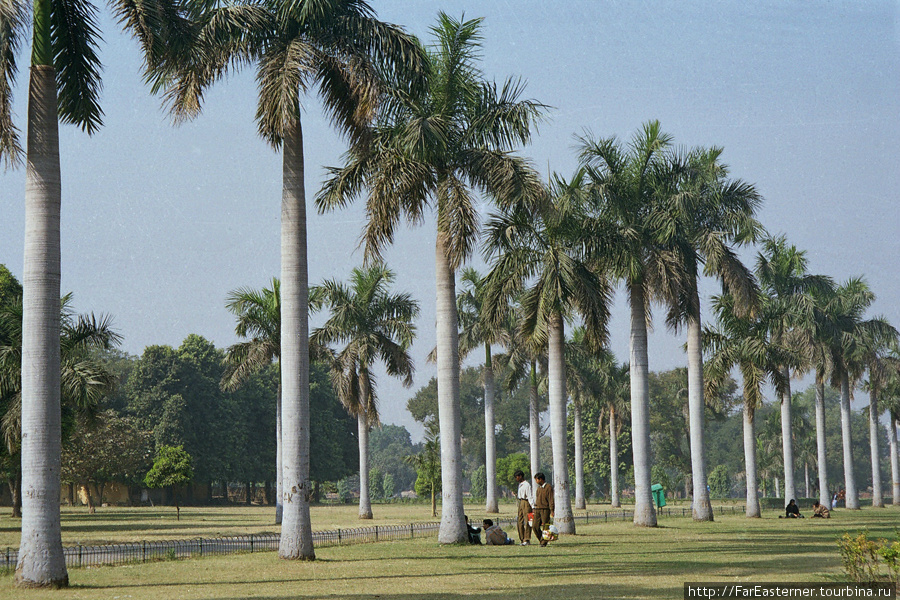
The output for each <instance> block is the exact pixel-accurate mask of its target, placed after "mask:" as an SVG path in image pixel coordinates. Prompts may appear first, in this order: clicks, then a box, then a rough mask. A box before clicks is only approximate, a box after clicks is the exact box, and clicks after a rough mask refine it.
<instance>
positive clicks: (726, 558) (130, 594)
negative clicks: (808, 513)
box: [0, 507, 900, 600]
mask: <svg viewBox="0 0 900 600" xmlns="http://www.w3.org/2000/svg"><path fill="white" fill-rule="evenodd" d="M403 508H409V507H403ZM324 510H334V509H333V508H326V509H324ZM426 510H427V508H426ZM510 510H511V507H510ZM251 512H252V511H251ZM384 512H388V511H384ZM351 514H352V513H351ZM426 516H427V515H426ZM765 517H766V518H764V519H746V518H744V517H742V516H725V517H719V518H717V521H716V522H715V523H703V524H698V523H693V522H692V521H691V520H690V519H684V518H670V519H665V520H662V521H661V525H662V526H661V527H659V528H657V529H642V528H636V527H634V526H632V525H631V524H630V523H621V522H616V523H608V524H597V525H593V524H592V525H589V526H580V527H579V533H578V535H577V536H564V537H563V538H562V539H561V540H559V541H558V542H556V543H554V544H552V545H551V546H550V547H548V548H540V547H537V546H529V547H524V548H523V547H520V546H507V547H493V546H492V547H487V546H481V547H475V546H461V547H459V546H452V547H441V546H439V545H438V544H437V543H436V541H435V539H434V538H430V539H426V538H421V539H419V538H417V539H415V540H409V541H397V542H383V543H376V544H359V545H354V546H343V547H335V548H321V549H319V550H318V551H317V557H318V560H316V561H315V562H313V563H300V562H288V561H282V560H279V559H278V558H277V557H276V555H275V554H274V553H260V554H252V555H251V554H245V555H232V556H226V557H207V558H197V559H189V560H182V561H172V562H158V563H149V564H143V565H130V566H123V567H101V568H92V569H70V571H69V576H70V578H71V583H72V587H71V588H69V589H68V590H63V591H56V592H51V591H22V590H17V589H15V588H14V587H13V586H12V581H11V577H9V576H7V577H4V578H0V598H17V599H18V598H21V599H30V598H35V599H37V598H54V599H62V598H67V599H68V598H91V599H94V598H98V599H102V598H111V599H112V598H154V599H155V598H159V599H167V598H216V599H232V598H234V599H237V598H268V599H282V598H283V599H287V598H322V597H330V598H353V599H355V598H376V597H378V598H394V599H412V598H426V599H427V598H440V597H447V598H454V597H472V598H478V597H495V598H519V597H530V598H550V599H553V600H564V599H567V598H576V599H577V598H585V599H587V598H591V599H594V598H680V597H681V594H682V584H683V583H684V582H685V581H730V582H735V581H742V582H767V581H774V582H813V581H828V580H835V579H840V572H841V571H840V560H839V555H838V550H837V545H836V543H835V540H836V539H837V538H838V537H840V535H841V534H842V533H844V532H845V531H851V532H856V531H860V530H862V529H863V528H868V530H869V532H870V535H871V537H875V538H877V537H892V536H893V535H894V529H895V527H896V526H897V525H898V523H900V520H898V517H900V509H898V508H896V507H888V508H885V509H871V508H870V509H864V510H862V511H858V512H848V511H844V510H839V511H836V512H835V513H834V518H833V519H830V520H827V521H826V520H820V519H803V520H796V521H794V520H790V521H788V520H781V519H777V518H776V513H774V512H768V513H766V515H765ZM261 519H262V520H263V521H265V517H261ZM314 522H315V521H314Z"/></svg>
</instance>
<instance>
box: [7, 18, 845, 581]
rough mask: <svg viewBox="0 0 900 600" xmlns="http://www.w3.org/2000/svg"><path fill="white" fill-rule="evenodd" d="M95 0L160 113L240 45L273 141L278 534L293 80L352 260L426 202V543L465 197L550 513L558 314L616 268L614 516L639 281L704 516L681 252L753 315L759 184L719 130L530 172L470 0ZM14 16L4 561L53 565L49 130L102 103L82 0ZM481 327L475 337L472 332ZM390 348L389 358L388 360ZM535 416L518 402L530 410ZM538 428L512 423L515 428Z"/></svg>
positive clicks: (294, 445)
mask: <svg viewBox="0 0 900 600" xmlns="http://www.w3.org/2000/svg"><path fill="white" fill-rule="evenodd" d="M113 6H114V10H115V11H116V13H117V16H118V17H119V20H120V22H121V23H122V24H123V25H124V26H125V28H126V30H127V31H129V32H130V33H132V34H133V35H134V36H135V37H136V38H137V39H138V41H139V43H140V45H141V48H142V50H143V53H144V59H145V63H146V67H147V74H146V75H147V80H148V81H149V82H150V85H151V88H152V91H153V92H154V93H161V94H163V95H164V98H165V99H166V102H167V104H168V106H169V108H170V110H171V112H172V114H173V115H174V117H175V119H176V120H183V119H188V118H193V117H195V116H197V115H198V114H199V113H200V111H201V107H202V101H203V97H204V94H205V92H206V91H207V90H208V89H209V88H210V86H212V84H214V83H215V82H216V81H218V80H220V79H222V78H224V77H225V76H226V75H228V74H229V73H230V72H232V71H233V70H236V69H240V68H242V67H245V66H253V67H255V68H256V75H257V82H258V84H259V103H258V109H257V114H256V118H257V122H258V125H259V132H260V135H261V136H262V137H263V138H264V139H266V140H267V141H268V142H269V143H270V144H271V145H272V147H273V148H275V149H276V150H282V153H283V194H282V204H281V206H282V228H281V265H282V266H281V277H280V286H281V288H280V305H279V313H280V321H279V323H280V331H279V337H280V343H279V348H278V355H279V357H280V361H281V373H282V380H281V399H282V400H281V410H280V417H281V433H282V435H281V437H282V441H281V444H280V450H281V462H282V465H281V469H280V470H279V473H280V474H281V476H282V483H281V486H280V489H281V490H282V493H281V503H282V506H283V520H282V530H281V543H280V547H279V556H281V557H283V558H294V559H313V558H314V557H315V552H314V550H313V546H312V530H311V525H310V519H309V499H310V494H311V491H312V490H311V484H310V479H309V377H308V373H309V357H310V351H309V338H310V336H309V329H308V310H309V308H308V307H309V301H310V293H309V289H308V269H307V261H308V256H307V248H306V246H307V244H306V199H305V196H304V154H303V135H302V125H301V103H300V100H301V98H302V95H303V94H304V93H305V92H307V91H310V90H312V89H313V88H316V89H317V91H318V93H319V95H320V97H321V98H322V99H323V102H324V105H325V107H326V110H327V112H328V113H329V115H330V117H331V119H332V121H333V123H334V124H335V125H336V126H337V127H338V129H339V130H340V131H341V132H342V133H344V134H345V135H346V137H347V139H348V141H349V142H350V150H349V152H348V153H347V155H346V157H345V162H344V164H343V165H342V166H340V167H337V168H334V169H332V170H331V171H330V173H329V177H328V179H327V181H326V182H325V184H324V186H323V188H322V190H321V191H320V193H319V194H318V195H317V196H316V198H315V203H316V206H317V207H318V209H319V210H320V211H325V210H333V209H336V208H339V207H343V206H346V205H347V204H349V203H350V202H352V201H353V200H354V199H356V198H358V197H363V198H364V200H365V203H366V213H367V218H368V222H367V225H366V228H365V231H364V234H363V239H364V246H365V256H366V258H367V260H372V259H377V258H379V257H380V254H381V251H382V250H383V248H384V247H385V246H386V245H387V244H390V243H391V242H392V241H393V236H394V231H395V229H396V227H397V226H398V225H399V224H400V223H401V221H403V220H406V221H408V222H410V223H413V224H420V223H422V222H423V221H424V219H425V215H426V213H427V209H428V208H429V207H430V208H431V209H432V210H433V211H434V212H435V214H436V217H437V219H436V227H437V237H436V246H435V262H436V301H437V348H436V362H437V371H438V390H439V392H438V396H439V399H438V402H439V425H440V444H441V456H442V463H441V477H442V494H443V502H442V505H443V510H442V516H441V527H440V532H439V541H440V542H441V543H463V542H464V541H465V540H466V528H465V522H464V515H463V508H462V488H461V484H462V472H461V452H460V440H459V438H460V409H459V383H458V382H459V354H460V341H459V330H458V323H459V318H458V310H457V304H456V292H455V276H456V273H457V271H458V270H459V268H460V267H461V266H462V265H463V264H464V263H465V262H466V261H467V260H468V259H470V258H471V257H472V255H473V254H474V252H475V251H476V249H477V246H478V244H479V241H480V235H479V222H478V217H477V214H478V211H477V210H476V197H477V196H478V195H482V196H485V197H487V198H488V199H490V200H492V201H493V202H494V203H495V204H496V205H497V207H498V210H499V212H498V213H497V214H495V215H493V216H492V217H491V220H490V222H489V223H488V225H487V229H486V231H487V235H486V243H485V246H484V248H485V250H484V251H485V253H486V255H487V257H488V258H489V260H491V261H492V263H493V266H492V271H491V273H489V274H488V275H487V284H486V285H487V290H486V292H485V296H484V298H485V299H486V305H487V310H485V309H484V307H483V308H482V314H481V315H480V316H479V318H482V319H484V323H485V326H486V327H488V328H489V329H490V330H496V329H498V328H500V325H501V324H502V323H504V322H506V321H507V320H508V312H507V310H506V309H505V308H503V307H504V306H505V305H508V304H509V303H511V302H512V301H513V299H514V298H518V301H519V304H520V305H521V308H522V313H523V318H522V323H521V326H520V327H518V328H517V330H519V331H520V332H521V333H522V334H523V335H524V336H525V337H526V338H527V339H528V340H529V343H528V344H526V346H531V349H530V350H528V352H527V353H526V354H527V355H530V358H527V359H523V361H522V364H527V365H529V367H530V377H531V378H532V381H535V379H536V374H535V371H536V368H535V365H536V362H537V361H536V359H535V356H537V355H538V354H539V350H538V348H541V347H546V348H547V357H548V367H547V375H548V391H549V396H550V404H551V408H550V414H551V429H552V432H553V444H554V484H555V486H556V493H557V507H558V508H557V522H558V523H559V524H560V525H561V530H563V531H573V530H574V523H573V522H572V521H571V508H570V507H569V501H568V487H569V485H568V481H567V477H568V475H567V468H566V461H565V445H564V439H565V435H564V432H565V414H566V400H567V392H566V385H565V381H566V376H565V370H566V368H565V360H564V350H563V348H564V340H565V323H566V322H567V321H571V320H572V319H580V320H581V321H583V323H584V325H585V332H584V336H585V339H586V340H587V341H588V343H589V344H590V345H591V346H592V347H594V348H595V349H599V348H601V347H602V344H603V342H604V340H605V338H606V332H607V323H608V309H607V307H608V304H609V297H610V295H611V290H612V288H613V286H614V283H615V282H617V281H618V282H622V283H623V284H624V286H625V288H626V290H627V292H628V296H629V301H630V307H631V332H632V333H631V357H630V378H631V386H630V389H631V419H632V434H633V446H634V456H635V469H634V471H635V491H636V510H635V523H636V524H638V525H645V526H652V525H655V524H656V515H655V513H654V510H653V506H652V503H651V501H650V469H649V458H650V457H649V428H648V414H647V413H648V393H647V374H648V361H647V326H648V322H649V320H648V316H649V314H650V311H649V308H650V305H651V302H653V301H658V302H661V303H663V304H665V306H667V307H668V308H669V315H668V321H669V323H670V324H671V325H673V326H684V327H685V328H686V330H687V333H688V355H689V360H688V365H689V370H690V373H691V375H690V381H691V384H690V386H689V387H690V392H689V393H690V399H691V400H690V410H691V423H692V426H691V448H692V465H693V466H692V469H693V472H694V516H695V518H698V519H711V518H712V514H711V511H710V508H709V501H708V495H707V490H706V481H705V466H704V464H703V452H702V448H703V439H702V436H703V427H702V399H703V392H702V390H703V378H702V369H701V368H700V365H701V364H702V356H701V340H700V332H701V323H700V314H701V311H700V301H699V294H698V291H697V282H698V280H699V277H700V275H701V274H709V275H715V276H718V277H719V278H720V279H721V280H722V282H723V284H724V288H725V290H726V292H727V293H728V294H729V295H730V297H732V298H733V299H734V300H733V303H732V305H733V307H734V312H735V315H736V317H739V318H740V317H743V316H744V315H752V314H754V310H755V309H756V307H755V300H756V299H757V294H756V293H755V292H756V283H755V281H754V280H753V279H752V278H750V277H749V276H748V275H749V271H748V270H747V269H745V268H744V267H743V265H742V264H741V263H740V261H739V260H737V256H736V251H735V248H736V247H738V246H740V245H742V244H745V243H750V242H753V241H754V240H756V239H757V238H758V237H759V234H760V232H761V227H760V226H759V224H758V223H757V222H756V220H755V218H754V212H755V210H756V208H757V207H758V205H759V202H760V199H759V196H758V194H757V192H756V191H755V189H754V188H753V186H751V185H749V184H746V183H744V182H741V181H739V180H731V179H729V178H728V173H727V169H726V168H725V167H724V165H722V164H721V162H720V154H721V150H720V149H698V150H692V151H685V152H677V151H675V150H674V149H673V148H672V146H671V140H670V138H669V137H668V136H666V135H665V134H663V133H662V132H661V130H660V127H659V124H658V123H655V122H654V123H649V124H647V125H646V126H645V127H644V128H643V129H642V130H641V131H640V132H639V133H638V134H637V135H636V136H635V137H634V139H633V140H632V141H631V142H630V143H629V144H627V145H623V144H622V143H621V142H619V141H618V140H616V139H615V138H608V139H594V138H593V137H591V136H590V135H586V136H585V137H583V138H581V139H580V140H579V146H580V158H581V160H580V167H579V169H578V171H577V173H576V174H575V175H573V176H572V178H570V179H564V178H562V177H560V176H554V177H553V179H552V181H551V183H550V184H549V185H543V184H542V182H541V181H540V178H539V177H538V175H537V173H536V172H535V171H534V170H533V169H532V168H531V167H530V165H529V164H528V162H527V161H526V160H525V159H524V158H522V157H520V156H518V155H516V154H515V153H514V150H515V149H516V148H517V147H520V146H522V145H524V144H526V143H528V142H529V140H530V139H531V135H532V133H533V131H534V128H535V126H536V125H537V123H538V122H539V121H540V120H541V119H542V117H543V115H544V113H545V110H546V108H545V107H544V106H543V105H542V104H540V103H539V102H536V101H534V100H529V99H523V94H524V86H523V84H521V82H519V81H518V80H515V79H509V80H506V81H505V82H503V83H502V84H500V85H498V84H496V83H495V82H492V81H489V80H487V79H485V77H484V75H483V74H482V72H481V70H480V67H479V64H478V63H479V53H480V21H479V20H478V19H473V20H468V21H466V20H456V19H453V18H451V17H449V16H447V15H444V14H441V15H439V18H438V21H437V24H436V25H435V26H434V27H433V28H432V32H431V33H432V36H433V44H432V45H430V46H427V47H426V46H424V45H422V44H421V43H420V42H419V41H418V40H416V39H415V38H413V37H412V36H410V35H408V34H406V33H405V32H404V31H403V30H402V29H400V28H398V27H396V26H392V25H388V24H385V23H382V22H380V21H378V20H377V19H376V18H375V15H374V11H373V10H372V9H371V8H370V7H369V5H368V4H367V3H366V2H364V1H362V0H335V1H331V2H322V1H320V0H294V1H292V2H280V1H278V0H239V1H236V2H231V3H208V2H196V1H195V0H151V1H150V2H142V3H138V4H134V3H114V4H113ZM63 15H65V16H63ZM33 17H34V19H33V28H32V30H33V51H32V69H31V78H30V92H29V117H28V144H27V168H28V184H27V189H26V224H27V227H26V229H27V233H26V254H25V268H24V273H25V275H24V283H25V300H24V335H23V338H24V339H23V362H22V364H23V369H22V370H23V373H22V382H23V385H22V398H23V411H22V414H23V423H22V427H23V440H25V439H27V440H28V441H27V443H25V442H24V441H23V447H22V452H23V489H24V490H25V492H26V493H25V498H26V502H25V503H24V504H23V513H24V515H25V516H24V519H23V537H22V545H21V549H20V555H19V556H20V558H19V564H18V565H17V569H16V581H17V582H18V583H19V584H20V585H55V586H59V585H66V583H67V581H68V576H67V573H66V569H65V562H64V559H63V556H62V551H61V543H60V541H59V540H60V536H59V506H58V504H57V503H56V502H55V500H52V499H54V498H58V497H59V476H58V457H59V426H58V420H59V419H58V415H59V388H60V386H59V380H58V377H59V273H60V261H59V228H60V222H59V208H60V194H61V193H60V182H59V180H60V176H59V151H58V136H57V133H56V132H57V127H58V119H59V118H62V119H63V120H64V121H67V122H73V123H76V124H79V125H80V126H82V127H83V128H84V129H85V130H87V131H88V132H89V133H90V132H92V131H94V130H95V129H96V128H97V127H98V126H99V125H100V118H101V115H102V112H101V111H100V109H99V105H98V103H97V101H96V98H97V93H98V91H99V63H98V61H97V57H96V53H95V52H94V47H95V39H96V36H97V28H96V26H95V25H94V18H95V11H94V9H93V6H92V5H91V4H90V3H89V2H84V1H79V2H75V1H74V0H36V2H35V3H34V9H33ZM52 24H55V26H51V25H52ZM0 31H3V32H4V33H3V36H2V38H0V74H2V77H0V152H2V155H3V158H4V159H6V160H7V161H13V162H14V161H15V160H17V159H18V158H19V157H20V155H21V149H20V146H19V144H18V134H17V131H16V129H15V128H14V127H13V125H12V121H11V118H10V111H9V89H10V82H11V81H12V79H13V75H14V73H15V66H16V63H15V54H16V50H17V49H18V47H19V45H20V44H21V40H22V39H25V37H27V36H26V33H27V10H26V6H25V4H24V3H23V2H21V1H20V0H4V1H3V2H2V4H0ZM57 92H58V95H57ZM325 287H326V288H327V287H328V286H325ZM334 287H338V286H337V285H335V286H334ZM322 293H323V294H324V295H323V296H321V297H320V299H319V300H316V297H315V296H313V300H316V302H317V303H319V302H321V306H325V305H326V304H329V303H331V301H332V300H331V299H330V298H329V297H327V294H326V293H325V292H322ZM332 308H333V307H332ZM336 314H337V312H335V315H336ZM342 335H343V334H340V335H339V334H338V333H336V332H331V333H324V332H323V333H322V334H321V336H320V337H321V338H322V342H323V343H329V342H335V343H343V342H346V341H347V338H344V337H341V336H342ZM402 339H403V338H402V335H401V341H400V342H399V343H400V345H402V344H403V342H402ZM495 341H496V339H494V338H487V339H486V343H487V344H488V347H489V345H490V344H492V343H494V342H495ZM351 347H355V346H354V345H353V344H352V343H347V346H346V354H343V353H342V354H338V355H336V357H335V361H336V362H337V363H340V364H341V365H342V371H341V372H342V373H343V375H342V376H341V378H339V379H338V380H337V383H338V384H339V387H340V389H343V390H344V392H345V396H346V397H347V398H350V397H355V398H356V399H357V401H358V409H357V410H358V413H357V414H358V415H359V419H360V423H361V427H362V424H363V423H366V424H368V423H371V422H372V414H371V412H372V411H371V410H370V409H371V398H372V395H371V394H372V392H371V389H372V386H371V381H370V378H369V374H368V373H367V368H368V367H367V365H366V364H364V360H363V359H364V358H365V357H364V356H363V355H362V354H360V352H362V350H360V349H355V350H349V348H351ZM463 349H464V350H465V348H463ZM368 356H369V357H371V355H368ZM395 358H396V357H395ZM386 362H387V361H386ZM388 365H389V366H388V368H389V370H391V369H395V372H396V373H397V374H398V375H400V376H402V377H407V376H408V375H407V373H408V371H406V372H404V368H405V367H403V366H402V365H400V363H397V364H395V365H394V366H391V363H390V362H388ZM409 366H410V367H411V365H409ZM841 368H843V367H841ZM839 370H840V369H839ZM845 370H846V369H845ZM524 371H526V372H527V371H529V369H524ZM836 372H837V371H836ZM841 372H843V371H841ZM848 377H849V376H848ZM536 418H537V413H536V410H534V411H533V417H532V428H536ZM535 439H536V436H535V435H532V443H534V441H535ZM48 499H50V500H48Z"/></svg>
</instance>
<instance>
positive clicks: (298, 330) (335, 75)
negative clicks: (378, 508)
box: [151, 0, 422, 560]
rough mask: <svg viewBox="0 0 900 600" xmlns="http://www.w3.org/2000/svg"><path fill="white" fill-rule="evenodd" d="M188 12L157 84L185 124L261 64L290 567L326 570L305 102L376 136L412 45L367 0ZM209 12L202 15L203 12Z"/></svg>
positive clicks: (260, 118) (406, 69) (412, 64)
mask: <svg viewBox="0 0 900 600" xmlns="http://www.w3.org/2000/svg"><path fill="white" fill-rule="evenodd" d="M198 4H199V5H200V6H199V9H198V7H197V6H193V5H192V6H189V7H188V8H187V9H186V11H185V15H186V20H187V22H186V23H183V24H182V27H181V29H182V31H180V33H181V36H180V38H179V39H178V40H177V41H178V42H179V43H180V46H175V49H176V50H180V51H175V52H172V56H169V57H167V60H164V61H162V62H161V63H160V65H159V66H158V68H157V69H155V70H154V72H153V73H152V74H151V78H152V79H154V81H155V89H156V90H165V94H166V98H167V100H168V102H169V104H170V108H171V111H172V113H173V114H174V115H175V118H176V120H183V119H187V118H192V117H194V116H196V115H197V114H198V113H199V112H200V107H201V103H202V99H203V94H204V92H205V91H206V89H207V88H209V87H210V86H211V85H212V84H213V83H214V82H215V81H216V80H218V79H220V78H221V77H223V76H224V75H226V74H227V73H228V71H229V69H231V68H236V67H240V66H244V65H250V64H255V66H256V68H257V81H258V83H259V103H258V108H257V113H256V118H257V122H258V125H259V133H260V135H261V136H262V137H263V138H264V139H265V140H266V141H267V142H268V143H269V144H270V145H271V146H272V147H273V148H275V149H276V150H277V149H281V150H282V151H283V152H282V153H283V169H282V183H283V192H282V201H281V285H282V292H283V293H282V306H281V324H282V328H281V388H282V424H283V432H282V438H283V439H282V445H283V447H282V462H283V465H282V470H283V473H282V476H283V488H282V489H283V496H284V497H283V498H282V500H283V503H284V520H283V523H282V528H281V543H280V545H279V551H278V553H279V556H280V557H282V558H288V559H304V560H312V559H315V551H314V549H313V544H312V528H311V525H310V519H309V498H310V495H311V492H312V490H311V482H310V479H309V353H308V349H307V345H308V337H309V336H308V332H309V323H308V292H309V290H308V264H307V247H306V199H305V192H304V154H303V130H302V125H301V110H300V99H301V95H302V94H304V93H306V92H307V91H308V90H310V89H311V88H312V87H314V86H317V87H318V89H319V92H320V95H321V97H322V99H323V102H324V105H325V108H326V111H327V112H328V113H329V114H330V116H331V118H332V121H333V122H334V123H335V124H336V125H337V126H338V127H339V128H340V129H341V130H342V131H343V132H345V133H347V134H348V135H349V136H350V138H351V141H354V140H356V141H358V140H359V139H360V136H362V135H365V133H364V132H365V128H366V125H367V124H368V122H369V120H370V118H371V117H372V115H373V114H374V112H373V111H374V109H375V106H376V105H377V100H376V98H377V95H378V93H379V88H380V87H381V86H380V78H379V77H378V76H377V73H378V72H380V71H381V70H382V69H383V70H386V71H391V72H394V73H398V74H403V75H406V74H409V73H419V72H420V71H421V65H422V62H421V54H420V52H419V49H418V46H417V44H416V43H415V42H414V40H413V38H412V37H410V36H408V35H406V34H405V33H403V32H402V31H401V30H400V29H399V28H397V27H395V26H393V25H388V24H385V23H382V22H381V21H378V20H377V19H376V18H375V17H374V11H373V10H372V9H371V8H370V7H369V5H368V4H367V3H366V2H365V1H364V0H336V1H335V2H328V3H321V2H315V1H314V0H298V1H296V2H290V3H283V2H276V1H275V0H264V1H263V2H253V1H250V0H247V1H245V2H236V3H224V4H208V3H198ZM200 9H202V10H200Z"/></svg>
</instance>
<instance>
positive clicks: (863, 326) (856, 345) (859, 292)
mask: <svg viewBox="0 0 900 600" xmlns="http://www.w3.org/2000/svg"><path fill="white" fill-rule="evenodd" d="M874 301H875V294H873V293H872V291H871V290H870V289H869V286H868V285H867V284H866V282H865V281H864V280H863V279H861V278H851V279H849V280H848V281H847V282H846V283H844V284H843V285H840V286H838V287H837V288H836V289H835V291H834V293H833V294H832V295H831V296H830V297H829V298H827V300H826V301H825V302H824V306H823V308H822V311H823V315H824V317H823V319H824V321H825V325H824V329H825V333H824V335H823V337H824V338H825V339H826V340H827V344H828V349H829V354H830V356H829V364H831V365H833V366H832V369H831V371H832V375H831V384H832V385H833V386H835V387H837V388H838V389H840V391H841V438H842V441H843V458H844V486H845V487H844V491H845V494H846V506H847V508H849V509H858V508H859V494H858V492H857V488H856V474H855V473H854V472H853V451H852V440H851V434H850V399H851V398H850V390H851V381H852V382H853V385H854V386H855V384H856V382H857V381H859V380H860V379H861V378H862V373H863V371H864V370H865V368H866V361H865V358H866V357H865V354H866V348H867V347H868V345H869V344H867V341H869V340H884V339H890V338H891V337H896V335H897V332H896V330H895V329H894V328H893V327H892V326H891V325H890V324H889V323H888V322H887V321H885V320H884V319H882V318H873V319H867V320H863V316H864V314H865V311H866V309H867V308H868V307H869V306H871V304H872V302H874Z"/></svg>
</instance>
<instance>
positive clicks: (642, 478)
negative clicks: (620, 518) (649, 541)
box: [629, 283, 656, 527]
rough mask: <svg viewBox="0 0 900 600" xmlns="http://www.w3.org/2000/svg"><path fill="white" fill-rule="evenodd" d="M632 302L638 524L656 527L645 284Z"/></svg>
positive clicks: (632, 291)
mask: <svg viewBox="0 0 900 600" xmlns="http://www.w3.org/2000/svg"><path fill="white" fill-rule="evenodd" d="M629 292H630V302H631V344H630V346H631V369H630V375H631V449H632V455H633V457H634V524H635V525H639V526H641V527H656V510H655V509H654V508H653V499H652V498H651V497H650V395H649V394H650V392H649V387H648V382H649V361H648V360H647V316H646V311H645V306H646V304H645V300H644V286H643V283H637V284H633V285H631V286H630V289H629Z"/></svg>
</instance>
